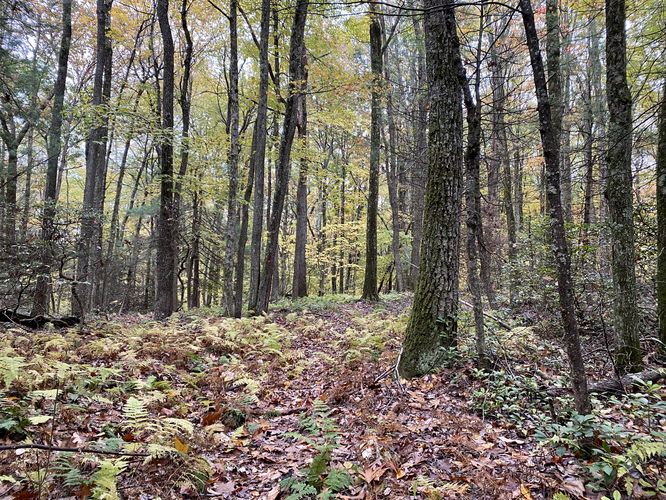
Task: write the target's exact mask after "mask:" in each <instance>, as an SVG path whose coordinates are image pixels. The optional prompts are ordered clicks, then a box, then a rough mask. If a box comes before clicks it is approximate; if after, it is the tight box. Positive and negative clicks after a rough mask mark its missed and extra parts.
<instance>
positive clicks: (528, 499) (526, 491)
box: [520, 484, 532, 500]
mask: <svg viewBox="0 0 666 500" xmlns="http://www.w3.org/2000/svg"><path fill="white" fill-rule="evenodd" d="M520 493H521V494H522V495H523V498H524V499H525V500H532V495H531V493H530V490H529V489H527V486H525V485H524V484H521V485H520Z"/></svg>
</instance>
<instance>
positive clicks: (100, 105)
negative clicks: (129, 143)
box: [72, 0, 111, 316]
mask: <svg viewBox="0 0 666 500" xmlns="http://www.w3.org/2000/svg"><path fill="white" fill-rule="evenodd" d="M96 9H97V31H96V36H95V43H96V48H95V76H94V81H93V91H92V102H91V104H92V111H93V113H94V115H93V119H94V124H93V127H92V129H91V130H90V133H89V135H88V137H87V140H86V181H85V188H84V192H83V208H82V212H81V234H80V238H79V245H78V247H79V248H78V255H77V264H76V281H75V282H74V285H73V287H72V311H73V312H74V313H75V314H76V313H78V314H80V315H82V316H83V315H85V314H86V313H87V312H88V311H89V310H90V307H91V305H92V298H93V295H92V294H93V283H94V281H95V271H96V269H95V266H96V265H97V264H98V262H96V261H95V260H94V255H95V254H96V249H95V243H97V242H98V241H99V238H98V235H99V234H101V224H102V222H101V219H102V213H101V207H102V204H101V203H100V200H99V199H98V197H99V195H100V193H101V192H102V191H103V190H102V189H101V186H102V185H103V184H104V170H105V167H104V160H105V157H106V144H107V138H108V132H109V131H108V113H106V110H105V105H106V103H107V99H106V98H105V96H106V95H107V93H106V92H105V90H107V89H108V86H105V80H107V79H108V78H107V77H108V76H110V75H109V74H108V69H109V67H110V64H107V59H108V58H109V57H110V53H109V50H108V41H107V29H108V26H109V25H110V21H109V20H110V16H111V14H110V10H111V1H110V0H97V5H96Z"/></svg>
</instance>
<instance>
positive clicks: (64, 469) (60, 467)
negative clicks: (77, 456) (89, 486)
mask: <svg viewBox="0 0 666 500" xmlns="http://www.w3.org/2000/svg"><path fill="white" fill-rule="evenodd" d="M53 470H54V471H55V476H56V477H59V478H62V482H63V485H64V486H65V487H67V488H71V489H73V488H78V487H79V486H81V485H82V484H84V483H85V482H86V478H85V477H84V476H83V474H81V470H80V469H79V468H78V467H76V466H74V465H73V464H72V454H71V453H63V454H61V455H60V456H58V457H57V458H56V460H55V462H54V464H53Z"/></svg>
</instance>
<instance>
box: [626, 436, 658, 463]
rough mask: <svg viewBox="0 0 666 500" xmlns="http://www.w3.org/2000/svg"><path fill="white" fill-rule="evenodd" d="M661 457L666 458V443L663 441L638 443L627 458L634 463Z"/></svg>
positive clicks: (628, 451)
mask: <svg viewBox="0 0 666 500" xmlns="http://www.w3.org/2000/svg"><path fill="white" fill-rule="evenodd" d="M659 456H666V443H665V442H662V441H645V440H642V441H636V442H635V443H633V444H632V445H631V447H630V448H629V449H628V450H627V457H628V458H629V459H630V460H631V461H632V462H634V463H640V462H645V461H646V460H650V459H651V458H654V457H659Z"/></svg>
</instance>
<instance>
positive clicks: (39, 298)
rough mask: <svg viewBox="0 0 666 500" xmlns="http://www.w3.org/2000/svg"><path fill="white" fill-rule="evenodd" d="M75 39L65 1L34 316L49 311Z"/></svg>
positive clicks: (68, 1) (69, 1)
mask: <svg viewBox="0 0 666 500" xmlns="http://www.w3.org/2000/svg"><path fill="white" fill-rule="evenodd" d="M71 42H72V0H63V1H62V34H61V37H60V51H59V53H58V75H57V77H56V82H55V84H54V86H53V109H52V110H51V123H50V125H49V131H48V135H47V142H46V150H47V164H46V188H45V190H44V211H43V212H42V238H41V240H42V241H41V245H42V247H41V266H40V268H39V270H38V275H37V282H36V284H35V293H34V296H33V301H32V315H33V316H37V315H40V314H47V313H48V311H49V295H50V290H51V265H52V263H53V252H52V248H51V243H52V240H53V236H54V231H55V227H54V222H55V213H56V203H57V192H56V190H57V181H58V160H59V159H60V145H61V143H60V133H61V132H62V110H63V105H64V101H65V89H66V84H67V67H68V64H69V48H70V46H71Z"/></svg>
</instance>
